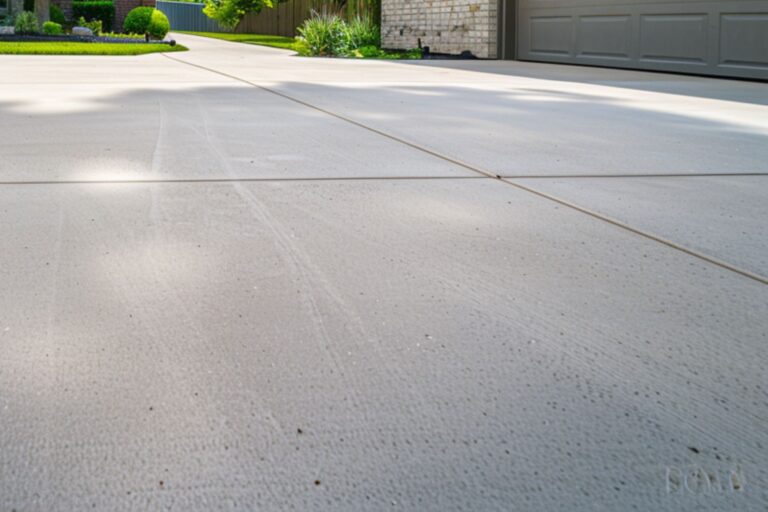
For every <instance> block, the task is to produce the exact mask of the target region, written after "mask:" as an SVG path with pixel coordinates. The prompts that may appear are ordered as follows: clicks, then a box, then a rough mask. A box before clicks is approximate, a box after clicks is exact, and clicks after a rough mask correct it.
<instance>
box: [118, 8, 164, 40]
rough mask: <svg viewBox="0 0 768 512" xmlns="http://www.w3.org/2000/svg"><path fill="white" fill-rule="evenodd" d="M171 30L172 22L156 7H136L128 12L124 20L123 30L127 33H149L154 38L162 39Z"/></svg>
mask: <svg viewBox="0 0 768 512" xmlns="http://www.w3.org/2000/svg"><path fill="white" fill-rule="evenodd" d="M169 30H171V24H170V22H169V21H168V18H167V17H166V16H165V14H163V13H162V11H158V10H157V9H155V8H154V7H136V8H135V9H133V10H131V12H129V13H128V16H126V17H125V21H124V22H123V32H125V33H127V34H149V35H150V37H152V38H154V39H162V38H164V37H165V34H167V33H168V31H169Z"/></svg>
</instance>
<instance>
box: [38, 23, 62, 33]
mask: <svg viewBox="0 0 768 512" xmlns="http://www.w3.org/2000/svg"><path fill="white" fill-rule="evenodd" d="M63 33H64V31H63V30H62V29H61V25H59V24H58V23H56V22H55V21H46V22H45V23H43V34H45V35H48V36H60V35H61V34H63Z"/></svg>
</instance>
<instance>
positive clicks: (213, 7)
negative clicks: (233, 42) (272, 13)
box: [203, 0, 286, 29]
mask: <svg viewBox="0 0 768 512" xmlns="http://www.w3.org/2000/svg"><path fill="white" fill-rule="evenodd" d="M284 1H286V0H205V7H204V8H203V12H204V13H205V15H206V16H208V17H209V18H211V19H214V20H216V21H218V22H219V24H220V25H222V26H223V27H227V28H229V29H235V28H236V27H237V25H238V24H239V23H240V21H241V20H242V19H243V18H244V17H245V15H246V14H248V13H252V12H253V13H256V14H258V13H260V12H261V10H262V9H264V8H265V7H266V8H268V9H271V8H273V7H275V6H277V4H278V3H279V2H284Z"/></svg>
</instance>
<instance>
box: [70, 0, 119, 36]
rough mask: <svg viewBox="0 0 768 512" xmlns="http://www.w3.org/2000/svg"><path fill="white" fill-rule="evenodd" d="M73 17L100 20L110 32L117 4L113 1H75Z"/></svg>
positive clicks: (73, 3) (102, 25)
mask: <svg viewBox="0 0 768 512" xmlns="http://www.w3.org/2000/svg"><path fill="white" fill-rule="evenodd" d="M72 16H74V17H75V18H85V19H86V20H88V21H94V20H99V21H101V27H102V28H103V29H104V30H107V31H110V30H112V22H113V21H114V19H115V3H114V2H113V1H112V0H87V1H80V0H75V1H74V2H72ZM89 28H90V27H89ZM94 34H96V32H95V31H94Z"/></svg>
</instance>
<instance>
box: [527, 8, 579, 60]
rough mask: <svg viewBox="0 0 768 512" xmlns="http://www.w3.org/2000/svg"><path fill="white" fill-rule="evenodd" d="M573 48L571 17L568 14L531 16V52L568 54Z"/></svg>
mask: <svg viewBox="0 0 768 512" xmlns="http://www.w3.org/2000/svg"><path fill="white" fill-rule="evenodd" d="M572 48H573V19H572V18H571V17H570V16H540V17H534V18H531V52H532V53H535V54H544V55H546V54H550V55H564V56H567V55H570V54H571V49H572Z"/></svg>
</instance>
